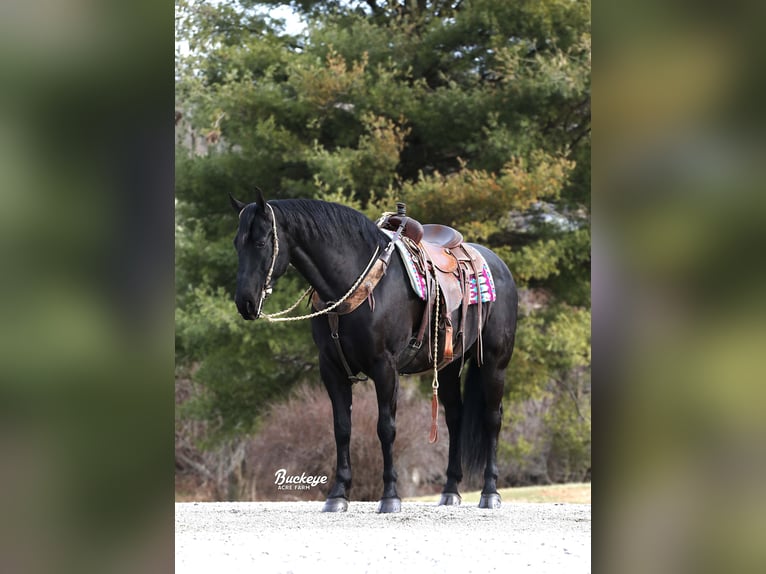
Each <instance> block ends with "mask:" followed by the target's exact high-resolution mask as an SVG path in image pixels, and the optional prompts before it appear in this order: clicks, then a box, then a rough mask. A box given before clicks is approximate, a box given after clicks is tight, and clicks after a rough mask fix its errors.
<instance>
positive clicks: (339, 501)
mask: <svg viewBox="0 0 766 574" xmlns="http://www.w3.org/2000/svg"><path fill="white" fill-rule="evenodd" d="M347 510H348V500H346V499H345V498H328V499H327V500H325V503H324V506H323V507H322V512H346V511H347Z"/></svg>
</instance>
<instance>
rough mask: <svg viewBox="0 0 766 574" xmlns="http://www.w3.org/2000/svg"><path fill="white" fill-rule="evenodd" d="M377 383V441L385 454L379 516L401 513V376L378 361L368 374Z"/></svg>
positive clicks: (393, 366) (391, 366)
mask: <svg viewBox="0 0 766 574" xmlns="http://www.w3.org/2000/svg"><path fill="white" fill-rule="evenodd" d="M369 374H370V376H371V377H372V379H373V380H374V381H375V393H376V394H377V397H378V438H379V439H380V446H381V449H382V451H383V496H382V497H381V499H380V503H379V504H378V512H399V511H400V510H401V509H402V501H401V499H400V498H399V495H398V494H397V492H396V478H397V476H396V470H395V469H394V452H393V451H394V439H396V401H397V396H398V394H399V374H398V373H397V372H396V367H395V362H394V361H393V360H390V361H386V360H383V361H379V362H378V363H377V364H376V365H375V367H374V368H373V369H372V371H371V372H370V373H369Z"/></svg>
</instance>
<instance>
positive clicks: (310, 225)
mask: <svg viewBox="0 0 766 574" xmlns="http://www.w3.org/2000/svg"><path fill="white" fill-rule="evenodd" d="M271 203H272V204H273V206H274V207H275V208H276V209H278V210H279V211H280V213H281V220H282V223H283V224H284V225H287V226H288V227H290V228H292V229H295V230H300V231H301V233H302V234H303V235H305V237H306V238H307V239H309V240H317V241H322V242H331V241H332V240H333V239H337V240H339V241H349V240H351V241H355V242H358V241H360V239H361V240H363V241H367V242H369V243H370V244H372V245H376V244H378V243H381V242H382V241H384V240H385V239H386V238H385V236H384V235H383V233H382V232H381V231H380V229H378V227H377V226H376V225H375V224H374V223H373V222H372V221H370V220H369V219H368V218H367V217H366V216H365V215H364V214H362V213H360V212H358V211H356V210H355V209H352V208H350V207H346V206H345V205H341V204H339V203H329V202H326V201H318V200H315V199H281V200H276V201H274V202H271ZM360 236H361V237H360Z"/></svg>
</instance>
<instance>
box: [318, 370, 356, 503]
mask: <svg viewBox="0 0 766 574" xmlns="http://www.w3.org/2000/svg"><path fill="white" fill-rule="evenodd" d="M319 369H320V372H321V375H322V381H323V382H324V385H325V388H326V389H327V393H328V394H329V395H330V401H331V402H332V417H333V426H334V430H335V446H336V449H337V463H336V470H335V483H334V484H333V486H332V488H331V489H330V493H329V494H328V495H327V500H326V501H325V504H324V507H323V508H322V512H344V511H346V510H347V509H348V491H349V489H350V488H351V455H350V451H349V447H350V443H351V383H350V382H349V381H348V379H347V378H346V377H345V376H344V375H343V373H342V372H339V370H338V369H336V368H335V367H334V366H333V365H331V364H327V363H325V362H323V361H320V365H319Z"/></svg>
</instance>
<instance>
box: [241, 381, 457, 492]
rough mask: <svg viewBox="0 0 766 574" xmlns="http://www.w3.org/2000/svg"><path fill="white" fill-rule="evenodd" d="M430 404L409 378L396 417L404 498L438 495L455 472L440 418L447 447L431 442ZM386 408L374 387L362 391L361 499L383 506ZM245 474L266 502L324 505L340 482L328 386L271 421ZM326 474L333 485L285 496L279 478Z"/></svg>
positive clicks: (357, 454)
mask: <svg viewBox="0 0 766 574" xmlns="http://www.w3.org/2000/svg"><path fill="white" fill-rule="evenodd" d="M430 417H431V412H430V401H429V399H428V398H426V397H423V396H422V394H420V393H419V392H418V391H417V390H416V389H415V388H414V386H412V385H410V384H408V381H407V380H405V379H403V380H402V385H401V388H400V393H399V404H398V408H397V417H396V441H395V442H394V464H395V468H396V470H397V472H398V475H399V479H398V482H397V487H398V492H399V495H400V496H402V497H406V496H416V495H419V494H428V493H431V492H438V491H439V490H440V488H441V483H442V482H443V480H444V478H445V471H446V468H447V450H448V440H447V428H446V424H445V423H444V415H443V412H442V413H440V421H439V422H440V424H439V433H440V438H439V441H438V442H437V443H436V444H434V445H432V444H429V443H428V431H429V429H430ZM377 421H378V407H377V398H376V396H375V388H374V385H373V383H372V382H369V383H362V384H359V385H356V386H355V388H354V391H353V408H352V412H351V428H352V433H351V470H352V473H353V479H352V480H353V482H352V488H351V492H350V495H351V498H352V499H353V500H378V499H379V498H380V495H381V493H382V491H383V482H382V474H383V458H382V454H381V449H380V441H379V440H378V434H377ZM245 465H246V470H245V476H246V477H247V478H248V479H249V481H250V482H252V483H253V484H254V485H255V486H254V492H255V497H256V499H258V500H322V499H324V498H325V497H326V496H327V493H328V492H329V489H330V488H331V486H332V483H333V481H334V477H335V439H334V436H333V420H332V405H331V403H330V398H329V397H328V396H327V392H326V391H325V389H324V388H323V387H322V386H319V385H311V384H304V385H301V386H300V387H298V388H297V389H296V390H295V392H293V394H292V395H291V396H290V397H289V399H288V400H286V401H285V402H282V403H279V404H276V405H274V406H273V407H272V408H271V409H270V411H269V413H268V414H267V415H266V417H265V418H264V420H263V422H262V424H261V425H260V427H259V431H258V433H257V435H256V437H255V439H254V440H253V441H252V442H251V443H250V445H249V448H248V451H247V455H246V458H245ZM280 468H284V469H286V471H287V474H288V475H300V474H301V473H304V472H305V473H306V475H314V476H316V475H326V476H327V477H328V482H327V484H326V485H323V486H321V487H315V488H312V489H311V490H308V491H280V490H277V488H276V486H275V483H274V479H275V476H274V475H275V472H276V471H277V470H278V469H280Z"/></svg>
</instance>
